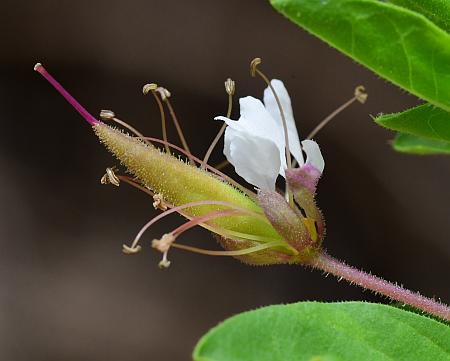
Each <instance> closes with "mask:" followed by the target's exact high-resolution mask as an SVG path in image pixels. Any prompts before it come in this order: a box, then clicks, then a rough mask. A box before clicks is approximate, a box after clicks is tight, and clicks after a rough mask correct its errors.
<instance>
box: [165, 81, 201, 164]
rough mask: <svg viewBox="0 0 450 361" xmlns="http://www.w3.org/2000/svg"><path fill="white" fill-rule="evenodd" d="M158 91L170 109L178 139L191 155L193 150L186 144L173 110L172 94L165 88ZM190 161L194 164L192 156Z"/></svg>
mask: <svg viewBox="0 0 450 361" xmlns="http://www.w3.org/2000/svg"><path fill="white" fill-rule="evenodd" d="M156 91H157V92H159V94H160V95H161V99H162V101H163V102H164V103H165V104H166V106H167V108H168V109H169V113H170V116H171V118H172V121H173V124H174V125H175V128H176V130H177V133H178V137H179V138H180V141H181V144H182V145H183V148H184V149H185V151H186V152H187V153H189V154H191V150H190V149H189V146H188V144H187V142H186V139H185V138H184V134H183V131H182V130H181V126H180V123H179V121H178V118H177V115H176V114H175V111H174V110H173V107H172V104H171V103H170V100H169V98H170V95H171V94H170V92H169V91H168V90H167V89H166V88H163V87H158V88H156ZM188 157H189V160H190V161H191V163H192V162H193V160H192V159H191V156H188Z"/></svg>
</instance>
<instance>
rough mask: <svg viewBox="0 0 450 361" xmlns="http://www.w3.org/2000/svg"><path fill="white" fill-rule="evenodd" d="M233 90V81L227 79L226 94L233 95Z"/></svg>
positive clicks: (234, 86)
mask: <svg viewBox="0 0 450 361" xmlns="http://www.w3.org/2000/svg"><path fill="white" fill-rule="evenodd" d="M235 90H236V83H235V82H234V80H232V79H230V78H228V79H227V80H226V81H225V91H226V92H227V94H228V95H234V92H235Z"/></svg>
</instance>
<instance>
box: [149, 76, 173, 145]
mask: <svg viewBox="0 0 450 361" xmlns="http://www.w3.org/2000/svg"><path fill="white" fill-rule="evenodd" d="M157 89H158V85H157V84H155V83H151V84H145V85H144V87H143V88H142V92H143V93H144V95H146V94H148V92H150V91H151V92H152V95H153V97H154V98H155V100H156V104H158V109H159V115H160V117H161V129H162V136H163V140H164V141H165V142H167V141H168V138H167V127H166V113H165V112H164V107H163V105H162V103H161V100H160V99H159V97H158V95H157V94H156V90H157ZM164 147H165V148H166V153H168V154H170V148H169V146H168V145H167V144H165V145H164Z"/></svg>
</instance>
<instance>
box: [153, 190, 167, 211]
mask: <svg viewBox="0 0 450 361" xmlns="http://www.w3.org/2000/svg"><path fill="white" fill-rule="evenodd" d="M153 207H154V208H155V209H160V210H161V211H167V205H166V204H165V203H164V198H163V196H162V194H160V193H158V194H155V195H154V196H153Z"/></svg>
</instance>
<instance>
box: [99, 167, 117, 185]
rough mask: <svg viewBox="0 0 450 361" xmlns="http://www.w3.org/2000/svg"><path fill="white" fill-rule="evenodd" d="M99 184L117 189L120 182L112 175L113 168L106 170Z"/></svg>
mask: <svg viewBox="0 0 450 361" xmlns="http://www.w3.org/2000/svg"><path fill="white" fill-rule="evenodd" d="M100 183H101V184H113V185H115V186H116V187H118V186H119V185H120V180H119V178H117V176H116V175H115V173H114V167H113V168H106V173H105V174H104V175H103V177H102V178H101V179H100Z"/></svg>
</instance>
